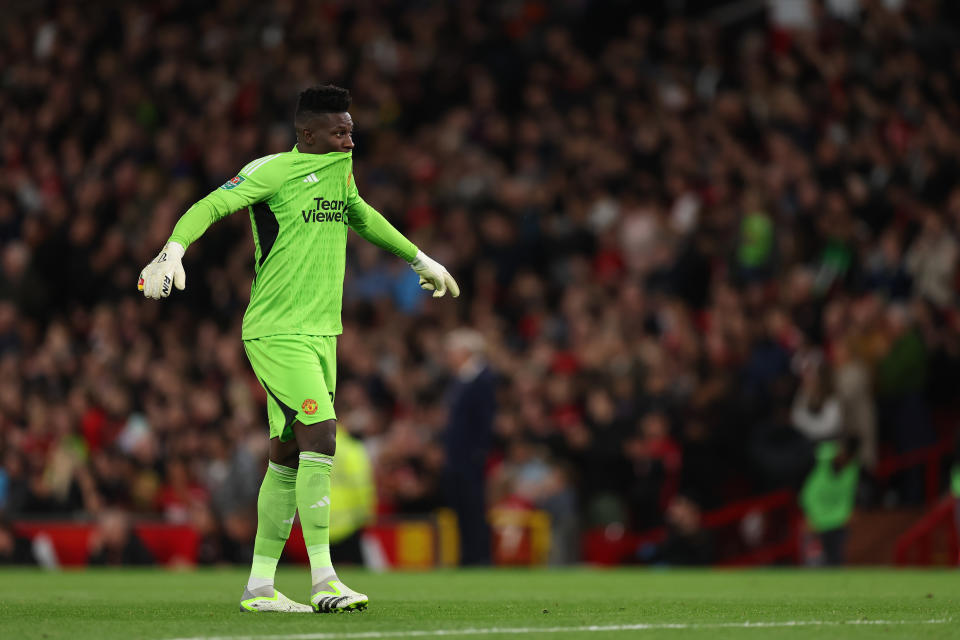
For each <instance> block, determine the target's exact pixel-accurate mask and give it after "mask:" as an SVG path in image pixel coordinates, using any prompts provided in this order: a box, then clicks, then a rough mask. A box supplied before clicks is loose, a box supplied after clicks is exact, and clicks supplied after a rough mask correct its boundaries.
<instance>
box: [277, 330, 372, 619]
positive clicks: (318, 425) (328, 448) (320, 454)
mask: <svg viewBox="0 0 960 640" xmlns="http://www.w3.org/2000/svg"><path fill="white" fill-rule="evenodd" d="M311 346H312V347H313V348H314V351H315V353H316V356H317V362H318V363H319V364H320V367H321V370H322V372H323V389H322V393H321V389H319V387H314V394H313V395H309V396H307V397H306V398H305V399H304V401H303V403H302V406H301V409H302V411H301V412H300V413H298V414H297V420H296V422H294V424H293V432H294V434H295V435H296V438H297V444H298V445H299V447H300V469H299V471H298V473H297V505H298V507H299V509H300V524H301V526H302V527H303V539H304V542H306V545H307V554H308V555H309V556H310V574H311V580H312V583H313V587H312V589H311V595H310V602H311V604H312V605H313V608H314V610H315V611H317V612H318V613H328V612H335V611H350V610H361V609H364V608H366V606H367V596H365V595H363V594H362V593H357V592H356V591H354V590H352V589H350V588H349V587H347V586H346V585H344V584H343V583H342V582H341V581H340V579H339V578H338V577H337V573H336V571H334V568H333V562H332V561H331V559H330V473H331V471H332V469H333V456H334V454H335V453H336V448H337V420H336V414H335V413H334V410H333V394H334V391H335V390H336V383H337V379H336V352H337V343H336V338H335V337H332V336H324V337H317V338H314V339H312V340H311ZM314 384H315V383H314Z"/></svg>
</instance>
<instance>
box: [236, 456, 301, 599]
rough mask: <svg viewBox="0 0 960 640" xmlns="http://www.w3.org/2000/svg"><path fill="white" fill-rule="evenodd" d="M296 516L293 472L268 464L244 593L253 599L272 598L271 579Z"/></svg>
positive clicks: (295, 492)
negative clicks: (251, 560)
mask: <svg viewBox="0 0 960 640" xmlns="http://www.w3.org/2000/svg"><path fill="white" fill-rule="evenodd" d="M296 513H297V470H296V469H291V468H290V467H285V466H283V465H280V464H277V463H276V462H270V463H268V466H267V475H265V476H264V477H263V484H262V485H260V496H259V498H257V538H256V540H255V541H254V545H253V567H252V568H251V569H250V579H249V580H248V581H247V589H248V590H249V591H250V592H251V593H252V594H253V595H255V596H265V597H271V596H273V590H274V587H273V578H274V575H275V574H276V572H277V562H279V561H280V554H281V553H283V546H284V545H285V544H286V543H287V538H289V537H290V528H291V527H292V526H293V518H294V516H295V515H296Z"/></svg>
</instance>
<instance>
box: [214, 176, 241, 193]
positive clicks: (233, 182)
mask: <svg viewBox="0 0 960 640" xmlns="http://www.w3.org/2000/svg"><path fill="white" fill-rule="evenodd" d="M244 180H246V178H244V177H243V176H234V177H232V178H230V179H229V180H227V181H226V182H224V183H223V184H222V185H221V186H220V188H221V189H226V190H227V191H229V190H230V189H235V188H236V187H238V186H239V185H240V183H241V182H243V181H244Z"/></svg>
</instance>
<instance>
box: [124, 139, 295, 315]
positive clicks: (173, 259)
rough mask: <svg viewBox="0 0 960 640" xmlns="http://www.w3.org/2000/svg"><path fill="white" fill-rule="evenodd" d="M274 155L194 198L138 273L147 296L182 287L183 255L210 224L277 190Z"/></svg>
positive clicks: (256, 162) (162, 295) (265, 197)
mask: <svg viewBox="0 0 960 640" xmlns="http://www.w3.org/2000/svg"><path fill="white" fill-rule="evenodd" d="M276 157H277V156H266V157H264V158H259V159H258V160H254V161H253V162H251V163H250V164H248V165H247V166H245V167H244V168H243V169H241V170H240V173H238V174H237V175H236V177H234V178H231V179H230V180H228V181H227V182H225V183H224V184H223V185H222V186H221V187H219V188H218V189H216V190H214V191H213V192H212V193H210V194H209V195H207V196H206V197H204V198H202V199H201V200H199V201H197V202H196V204H194V205H193V206H192V207H190V208H189V209H187V211H186V213H184V214H183V215H182V216H180V219H179V220H178V221H177V224H176V225H175V226H174V227H173V233H171V234H170V238H169V239H168V240H167V244H166V245H164V247H163V249H162V250H161V251H160V254H159V255H157V257H156V258H154V259H153V262H151V263H150V264H148V265H147V266H146V267H144V269H143V271H141V272H140V281H139V283H138V285H137V288H139V289H140V290H141V291H143V295H145V296H146V297H148V298H156V299H160V298H166V297H167V296H169V295H170V291H171V288H172V287H173V286H175V287H176V288H177V289H181V290H182V289H184V288H185V287H186V285H187V276H186V273H185V272H184V270H183V262H182V260H183V254H184V252H185V251H186V250H187V247H189V246H190V244H191V243H192V242H193V241H194V240H196V239H197V238H199V237H200V236H202V235H203V233H204V231H206V230H207V229H208V228H209V227H210V225H212V224H213V223H214V222H216V221H217V220H220V219H221V218H225V217H226V216H228V215H230V214H231V213H233V212H235V211H239V210H241V209H243V208H245V207H248V206H250V205H251V204H256V203H257V202H263V201H264V200H266V199H267V198H269V197H270V196H271V195H273V194H274V193H276V191H277V188H278V184H279V183H278V180H277V176H278V172H277V171H276V170H275V169H274V167H272V166H271V165H270V161H271V160H274V159H275V158H276Z"/></svg>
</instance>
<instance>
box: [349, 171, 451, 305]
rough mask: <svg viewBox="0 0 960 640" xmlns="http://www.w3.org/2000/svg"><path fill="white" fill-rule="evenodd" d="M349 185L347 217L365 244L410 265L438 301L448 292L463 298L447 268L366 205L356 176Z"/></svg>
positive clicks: (351, 177)
mask: <svg viewBox="0 0 960 640" xmlns="http://www.w3.org/2000/svg"><path fill="white" fill-rule="evenodd" d="M349 181H350V183H349V185H348V186H347V216H348V220H349V224H350V228H351V229H353V230H354V231H356V232H357V233H358V234H359V235H360V237H362V238H363V239H364V240H367V241H368V242H372V243H373V244H375V245H377V246H378V247H380V248H381V249H386V250H387V251H389V252H391V253H392V254H394V255H396V256H398V257H400V258H403V259H404V260H406V261H407V262H409V263H410V268H411V269H413V270H414V271H415V272H416V273H417V275H419V276H420V286H421V287H422V288H423V289H426V290H427V291H433V297H434V298H439V297H441V296H442V295H443V294H445V293H446V292H447V289H449V290H450V295H452V296H453V297H454V298H456V297H457V296H459V295H460V287H459V286H457V282H456V280H454V279H453V276H451V275H450V273H449V272H448V271H447V270H446V268H444V266H443V265H442V264H440V263H439V262H437V261H436V260H433V259H431V258H430V256H428V255H427V254H425V253H424V252H423V251H420V250H419V249H417V246H416V245H415V244H413V243H412V242H410V241H409V240H408V239H407V238H406V236H404V235H403V234H402V233H400V232H399V231H397V229H396V227H394V226H393V225H392V224H390V222H389V221H388V220H387V219H386V218H384V217H383V215H381V214H380V212H379V211H377V210H376V209H374V208H373V207H371V206H370V205H368V204H367V203H366V202H364V200H363V198H361V197H360V193H359V192H358V191H357V185H356V183H355V182H354V180H353V175H352V174H351V176H350V178H349Z"/></svg>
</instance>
